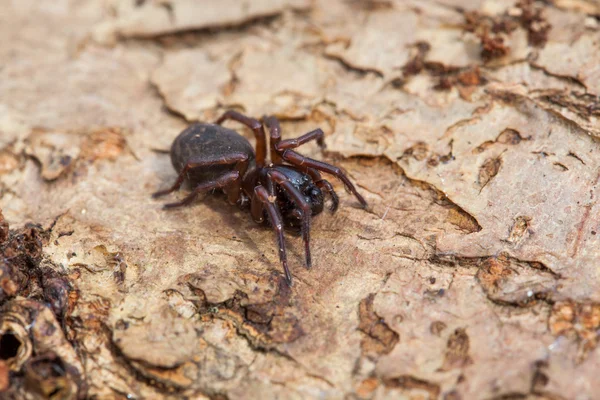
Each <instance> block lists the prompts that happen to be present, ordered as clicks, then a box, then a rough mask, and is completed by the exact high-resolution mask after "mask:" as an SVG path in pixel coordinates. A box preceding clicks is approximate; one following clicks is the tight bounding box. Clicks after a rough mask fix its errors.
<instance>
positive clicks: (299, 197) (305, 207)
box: [267, 170, 312, 268]
mask: <svg viewBox="0 0 600 400" xmlns="http://www.w3.org/2000/svg"><path fill="white" fill-rule="evenodd" d="M267 177H268V179H269V180H270V181H272V182H275V183H276V184H278V185H279V186H280V187H282V188H283V190H285V191H286V193H287V194H288V195H289V196H290V197H291V198H292V200H293V201H294V204H295V205H296V207H297V209H298V210H299V211H300V217H301V218H302V240H303V242H304V254H305V259H306V268H310V267H312V259H311V256H310V217H311V215H312V207H311V205H310V203H309V202H308V201H306V198H305V197H304V195H303V194H302V193H301V192H300V190H298V188H296V187H295V186H294V185H293V184H292V183H291V182H290V181H289V179H288V178H287V177H286V176H285V175H284V174H282V173H281V172H279V171H275V170H270V171H269V172H267ZM269 189H270V191H271V193H270V195H271V196H276V194H275V187H274V185H272V184H271V185H269Z"/></svg>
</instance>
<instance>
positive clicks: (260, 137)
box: [215, 111, 267, 167]
mask: <svg viewBox="0 0 600 400" xmlns="http://www.w3.org/2000/svg"><path fill="white" fill-rule="evenodd" d="M227 119H232V120H234V121H237V122H239V123H241V124H244V125H246V126H247V127H248V128H250V129H252V131H253V132H254V136H255V137H256V166H257V167H263V166H264V165H265V160H266V157H267V139H266V135H265V129H264V128H263V126H262V124H261V123H260V121H259V120H257V119H254V118H250V117H247V116H245V115H244V114H240V113H239V112H237V111H227V112H226V113H225V114H223V115H221V117H220V118H219V119H217V120H216V121H215V124H217V125H221V124H222V123H223V121H225V120H227Z"/></svg>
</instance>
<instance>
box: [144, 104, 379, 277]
mask: <svg viewBox="0 0 600 400" xmlns="http://www.w3.org/2000/svg"><path fill="white" fill-rule="evenodd" d="M227 119H232V120H235V121H238V122H240V123H242V124H244V125H246V126H248V127H249V128H250V129H252V131H253V132H254V135H255V136H256V152H255V151H254V149H253V148H252V146H251V145H250V143H249V142H248V140H246V138H244V137H243V136H241V135H240V134H238V133H237V132H235V131H233V130H231V129H227V128H224V127H222V126H221V125H220V124H221V123H222V122H223V121H225V120H227ZM263 125H264V126H266V127H267V129H268V130H269V133H270V139H271V140H270V150H271V151H270V155H271V163H270V164H268V165H267V163H266V162H267V160H266V157H267V140H266V135H265V129H264V126H263ZM310 140H316V141H317V143H318V144H319V145H320V146H322V147H323V145H324V143H323V131H322V130H321V129H315V130H314V131H311V132H308V133H306V134H304V135H302V136H300V137H299V138H296V139H287V140H282V139H281V129H280V127H279V121H278V120H277V119H276V118H275V117H263V118H262V120H261V121H259V120H256V119H254V118H249V117H246V116H244V115H242V114H240V113H238V112H235V111H228V112H226V113H225V114H223V115H222V116H221V118H219V119H218V120H217V121H216V122H215V124H203V123H197V124H194V125H191V126H189V127H188V128H187V129H185V130H184V131H183V132H181V133H180V134H179V136H177V138H176V139H175V141H174V142H173V145H172V147H171V161H172V163H173V167H174V168H175V170H176V171H177V172H178V173H179V175H178V177H177V181H175V184H173V186H172V187H170V188H169V189H166V190H162V191H159V192H156V193H154V195H153V196H154V197H158V196H162V195H165V194H168V193H171V192H173V191H175V190H177V189H179V188H180V187H181V184H182V183H183V181H184V180H186V179H187V180H188V181H189V183H190V185H191V187H192V193H191V194H190V195H188V196H187V197H185V198H184V199H183V200H182V201H180V202H178V203H170V204H166V205H165V207H166V208H174V207H180V206H184V205H187V204H190V203H191V202H192V201H193V200H194V199H195V198H196V196H197V195H198V194H199V193H202V192H206V191H208V190H211V189H221V190H222V191H223V192H225V193H226V195H227V198H228V200H229V202H230V203H231V204H238V205H240V206H241V207H243V208H248V206H249V209H250V213H251V214H252V218H253V219H254V221H256V222H258V223H263V222H265V221H270V222H271V225H272V227H273V229H274V230H275V233H276V235H277V240H278V242H279V258H280V259H281V263H282V264H283V269H284V271H285V277H286V280H287V282H288V284H290V285H291V284H292V275H291V274H290V271H289V269H288V265H287V255H286V251H285V240H284V236H283V230H284V228H286V227H287V228H290V229H294V230H297V231H300V232H301V234H302V239H303V241H304V247H305V253H306V266H307V267H308V268H310V267H311V265H312V262H311V256H310V219H311V217H312V216H314V215H317V214H319V213H320V212H321V211H323V207H324V203H325V196H329V197H330V198H331V208H330V210H331V211H332V212H334V211H335V210H336V209H337V207H338V197H337V194H336V193H335V191H334V190H333V187H332V186H331V184H330V183H329V182H328V181H327V180H325V179H323V178H322V177H321V174H320V172H319V171H321V172H325V173H329V174H332V175H335V176H336V177H338V178H339V179H340V180H342V182H343V183H344V185H345V186H346V188H348V190H349V191H350V192H352V193H353V194H354V196H356V198H357V199H358V201H359V202H360V204H361V205H362V206H363V207H366V206H367V202H366V201H365V199H364V198H363V197H362V196H361V195H360V194H359V193H358V192H357V191H356V188H355V187H354V185H353V184H352V182H350V180H349V179H348V177H347V176H346V175H345V174H344V173H343V172H342V171H341V170H340V169H339V168H338V167H336V166H333V165H331V164H327V163H324V162H321V161H317V160H313V159H311V158H308V157H304V156H302V155H301V154H299V153H297V152H295V151H294V150H293V149H295V148H296V147H298V146H301V145H303V144H304V143H306V142H308V141H310Z"/></svg>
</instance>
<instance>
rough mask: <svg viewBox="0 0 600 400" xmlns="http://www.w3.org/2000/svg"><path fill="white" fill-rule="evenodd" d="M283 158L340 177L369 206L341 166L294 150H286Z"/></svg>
mask: <svg viewBox="0 0 600 400" xmlns="http://www.w3.org/2000/svg"><path fill="white" fill-rule="evenodd" d="M281 158H283V160H284V161H287V162H289V163H290V164H292V165H296V166H298V167H301V168H314V169H316V170H318V171H322V172H326V173H328V174H331V175H334V176H335V177H337V178H339V179H340V180H341V181H342V182H344V185H345V186H346V188H347V189H348V190H349V191H350V192H351V193H352V194H353V195H354V196H355V197H356V199H357V200H358V201H359V202H360V204H361V205H362V207H363V208H367V201H366V200H365V198H364V197H362V196H361V194H360V193H358V191H357V190H356V188H355V187H354V185H353V184H352V182H350V179H348V177H347V176H346V174H344V172H342V170H341V169H340V168H339V167H336V166H335V165H331V164H327V163H324V162H322V161H317V160H313V159H312V158H308V157H304V156H303V155H301V154H299V153H296V152H295V151H293V150H285V151H283V153H282V154H281Z"/></svg>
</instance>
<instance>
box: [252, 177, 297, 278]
mask: <svg viewBox="0 0 600 400" xmlns="http://www.w3.org/2000/svg"><path fill="white" fill-rule="evenodd" d="M265 208H266V209H267V214H268V215H269V219H270V220H271V225H272V226H273V229H274V230H275V234H276V235H277V243H278V244H279V259H280V260H281V264H282V265H283V271H284V272H285V279H286V281H287V283H288V285H290V286H292V274H291V273H290V270H289V268H288V264H287V254H286V252H285V238H284V237H283V221H282V219H281V214H280V213H279V210H278V209H277V207H276V206H275V204H274V203H272V202H271V201H269V193H268V192H267V189H265V188H264V186H257V187H255V188H254V195H253V196H252V207H251V209H250V212H251V213H252V218H254V220H255V221H256V222H262V221H263V210H264V209H265Z"/></svg>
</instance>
